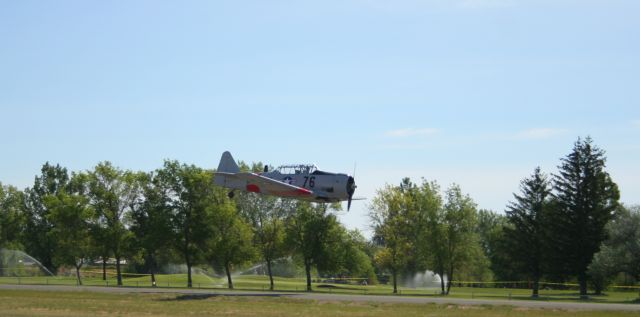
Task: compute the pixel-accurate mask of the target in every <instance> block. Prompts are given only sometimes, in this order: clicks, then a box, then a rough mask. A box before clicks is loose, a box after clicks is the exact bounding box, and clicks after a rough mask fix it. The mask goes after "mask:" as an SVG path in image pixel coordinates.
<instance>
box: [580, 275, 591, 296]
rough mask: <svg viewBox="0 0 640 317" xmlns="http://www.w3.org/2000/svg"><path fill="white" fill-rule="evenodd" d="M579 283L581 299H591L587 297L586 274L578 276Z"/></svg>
mask: <svg viewBox="0 0 640 317" xmlns="http://www.w3.org/2000/svg"><path fill="white" fill-rule="evenodd" d="M578 282H579V283H580V299H589V296H588V295H587V274H586V273H584V272H582V273H580V274H578Z"/></svg>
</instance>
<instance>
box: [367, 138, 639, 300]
mask: <svg viewBox="0 0 640 317" xmlns="http://www.w3.org/2000/svg"><path fill="white" fill-rule="evenodd" d="M605 163H606V158H605V155H604V151H603V150H601V149H600V148H598V147H597V146H595V145H594V144H593V141H592V139H591V138H586V139H578V141H577V142H575V144H574V147H573V149H572V151H571V153H569V154H568V155H567V156H566V157H564V158H562V159H561V160H560V165H559V166H558V173H557V174H554V175H552V176H551V177H549V176H548V175H547V174H545V173H543V172H542V171H541V169H540V168H536V169H535V170H534V172H533V174H532V175H531V176H530V177H526V178H524V179H523V180H522V182H521V184H520V192H519V193H514V196H513V200H512V201H511V202H509V203H508V205H507V208H506V210H505V213H504V214H498V213H495V212H492V211H488V210H478V208H477V205H476V203H475V202H474V201H473V200H472V199H471V197H469V195H466V194H464V193H463V192H462V190H461V189H460V187H459V186H458V185H455V184H454V185H452V186H450V187H449V188H447V189H446V190H444V191H442V190H441V188H440V186H439V185H438V184H437V183H436V182H433V181H431V182H430V181H427V180H425V179H422V181H421V182H420V183H418V184H416V183H413V182H412V181H411V180H410V179H408V178H405V179H404V180H403V181H402V183H401V184H400V185H398V186H392V185H387V186H386V187H384V188H382V189H380V190H378V192H377V195H376V197H375V198H374V199H373V202H372V205H371V220H372V224H373V227H374V229H375V234H374V238H373V239H374V241H376V242H378V244H379V245H380V246H381V249H380V250H379V251H378V252H377V253H376V255H375V260H376V261H375V262H376V263H378V264H379V265H382V266H383V267H384V268H385V269H386V270H388V271H389V272H390V274H391V275H392V276H393V292H394V293H396V292H397V281H398V280H399V279H398V275H402V274H404V275H409V276H410V275H411V274H414V273H415V272H420V271H424V270H431V271H433V272H434V273H435V274H437V275H438V276H439V277H440V280H441V293H442V294H449V290H450V287H451V286H452V285H453V284H454V283H455V281H456V280H457V281H465V280H467V281H491V280H497V281H522V280H524V281H530V282H531V288H532V296H533V297H538V292H539V287H540V282H541V280H543V279H545V280H547V281H554V282H559V283H565V282H569V281H576V282H577V283H578V284H579V288H580V295H581V296H587V289H588V283H589V282H590V283H591V286H592V288H593V289H594V290H595V291H596V293H600V292H601V291H602V290H603V289H604V288H605V287H606V286H607V284H608V283H610V282H611V281H612V280H613V279H614V278H615V277H616V275H618V274H624V275H625V276H626V277H630V278H631V279H630V281H629V280H628V281H627V282H631V283H633V282H635V281H638V280H639V279H640V275H638V273H639V272H638V271H639V270H638V267H640V248H639V247H640V210H639V208H638V207H632V208H626V207H625V206H622V205H621V204H619V202H618V200H619V197H620V194H619V191H618V187H617V185H616V184H615V183H614V182H613V181H612V179H611V177H610V175H609V174H608V173H607V172H606V170H605V165H606V164H605Z"/></svg>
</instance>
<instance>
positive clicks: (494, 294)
mask: <svg viewBox="0 0 640 317" xmlns="http://www.w3.org/2000/svg"><path fill="white" fill-rule="evenodd" d="M83 282H84V285H89V286H115V285H116V280H115V278H114V277H110V278H109V279H108V280H107V281H103V280H102V279H101V278H99V277H91V278H89V277H88V278H84V279H83ZM123 283H124V286H128V287H150V286H151V281H150V278H149V277H148V276H138V277H128V278H125V279H123ZM275 283H276V290H277V291H303V290H304V289H305V280H304V279H302V278H282V277H276V278H275ZM0 284H39V285H46V284H49V285H75V284H76V280H75V278H73V277H22V278H16V277H0ZM157 285H158V287H162V288H185V287H186V285H187V277H186V275H185V274H166V275H157ZM234 285H235V288H236V289H241V290H268V289H269V281H268V278H267V277H266V276H255V275H240V276H237V277H235V278H234ZM193 287H194V288H207V289H226V287H227V285H226V278H212V277H209V276H206V275H202V274H195V275H193ZM313 288H314V291H316V292H324V293H345V294H367V295H389V294H391V293H392V289H391V286H389V285H368V286H362V285H345V284H329V283H314V284H313ZM400 292H401V295H410V296H440V295H439V290H438V289H435V288H432V289H428V288H427V289H425V288H418V289H412V288H401V289H400ZM530 295H531V291H530V290H527V289H507V288H471V287H454V288H452V289H451V294H450V295H449V296H450V297H455V298H473V299H514V300H515V299H518V300H530V299H531V298H530ZM638 297H639V294H638V291H637V290H635V291H608V292H605V295H603V296H591V298H590V299H589V300H588V301H590V302H596V303H629V304H632V303H634V304H637V303H638ZM538 300H542V301H578V300H579V295H578V292H577V291H575V290H541V291H540V298H539V299H538Z"/></svg>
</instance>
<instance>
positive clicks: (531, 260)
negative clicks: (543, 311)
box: [504, 167, 551, 298]
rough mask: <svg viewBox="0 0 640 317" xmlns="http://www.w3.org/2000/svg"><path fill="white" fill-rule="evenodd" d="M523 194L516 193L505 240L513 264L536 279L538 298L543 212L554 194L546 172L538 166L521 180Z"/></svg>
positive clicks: (540, 274)
mask: <svg viewBox="0 0 640 317" xmlns="http://www.w3.org/2000/svg"><path fill="white" fill-rule="evenodd" d="M520 191H521V194H520V195H518V194H513V196H514V198H515V201H512V202H510V203H509V205H508V207H507V210H506V214H507V221H508V222H509V225H508V226H505V227H504V239H505V241H506V243H507V244H508V245H509V248H508V250H509V255H510V259H511V263H512V265H513V266H515V267H516V268H517V269H519V270H520V271H521V272H523V273H525V274H526V275H527V277H528V278H530V279H531V280H532V281H533V292H532V294H531V296H532V297H534V298H537V297H538V290H539V286H540V278H541V277H542V274H543V270H542V264H543V259H542V256H543V250H544V247H545V241H546V240H545V234H544V233H545V231H544V230H545V227H544V221H545V219H544V217H545V216H544V214H545V208H547V205H548V200H549V198H550V195H551V185H550V182H549V180H548V179H547V177H546V175H544V174H543V173H542V172H541V171H540V167H537V168H536V169H535V171H534V172H533V175H531V177H530V178H525V179H524V180H522V182H521V183H520Z"/></svg>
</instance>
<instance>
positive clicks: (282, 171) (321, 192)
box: [215, 151, 357, 210]
mask: <svg viewBox="0 0 640 317" xmlns="http://www.w3.org/2000/svg"><path fill="white" fill-rule="evenodd" d="M215 183H216V184H217V185H220V186H222V187H226V188H230V189H231V191H230V192H229V198H233V196H234V192H233V191H234V190H236V189H238V190H243V191H247V192H252V193H259V194H265V195H272V196H278V197H283V198H294V199H300V200H306V201H311V202H322V203H327V202H340V201H345V200H346V201H347V210H349V209H350V208H351V201H352V200H353V193H354V192H355V190H356V187H357V186H356V183H355V180H354V178H353V176H349V175H347V174H340V173H329V172H323V171H320V170H318V168H317V167H316V166H315V165H313V164H299V165H282V166H280V167H278V168H276V169H274V170H273V171H269V169H268V166H266V165H265V167H264V172H262V173H252V172H240V168H239V167H238V164H236V161H235V160H234V159H233V156H231V153H229V151H226V152H224V153H222V157H221V158H220V164H219V165H218V170H217V171H216V173H215Z"/></svg>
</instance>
